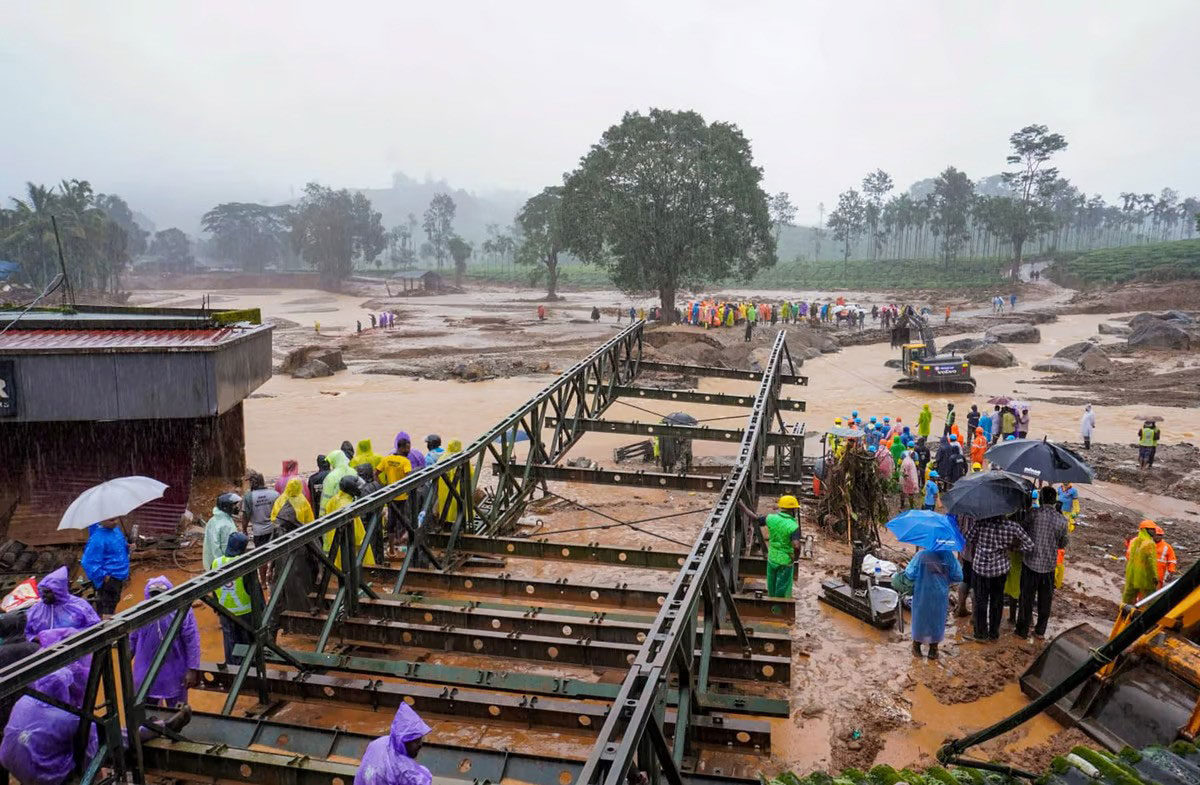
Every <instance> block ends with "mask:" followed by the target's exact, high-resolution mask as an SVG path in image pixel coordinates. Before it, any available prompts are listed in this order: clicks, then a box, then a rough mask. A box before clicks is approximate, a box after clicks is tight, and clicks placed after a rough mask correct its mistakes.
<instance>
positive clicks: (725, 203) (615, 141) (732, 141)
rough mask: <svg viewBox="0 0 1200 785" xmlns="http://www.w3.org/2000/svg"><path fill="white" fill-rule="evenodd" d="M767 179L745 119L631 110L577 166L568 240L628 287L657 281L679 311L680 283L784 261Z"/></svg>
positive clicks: (570, 183)
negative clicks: (740, 123)
mask: <svg viewBox="0 0 1200 785" xmlns="http://www.w3.org/2000/svg"><path fill="white" fill-rule="evenodd" d="M761 182H762V170H761V169H760V168H759V167H757V166H755V165H754V161H753V156H752V155H751V151H750V143H749V142H748V141H747V139H746V137H745V136H744V135H743V134H742V132H741V130H740V129H739V128H738V127H737V126H736V125H733V124H731V123H721V122H714V123H711V124H710V123H706V122H705V121H704V118H703V117H701V116H700V115H699V114H698V113H696V112H674V111H667V110H662V109H652V110H650V112H649V113H648V114H641V113H640V112H629V113H626V114H625V116H624V117H623V118H622V119H621V122H620V123H618V124H617V125H614V126H612V127H611V128H609V129H608V130H607V131H605V132H604V135H603V136H602V137H601V138H600V141H599V142H598V143H596V144H595V145H593V146H592V148H591V150H589V151H588V153H587V155H585V156H584V157H583V159H582V160H581V161H580V162H579V167H578V168H577V169H576V170H575V171H574V172H572V173H571V174H570V175H568V176H567V179H566V182H565V184H564V186H563V195H562V216H561V218H562V231H563V241H564V245H563V247H564V250H566V251H569V252H570V253H572V254H574V255H575V256H578V257H579V258H580V259H583V260H584V261H585V262H587V263H589V264H595V265H599V266H602V267H604V268H605V269H606V270H608V272H609V274H610V275H611V276H612V279H613V281H614V282H616V284H617V285H618V286H619V287H621V289H623V290H625V291H630V292H632V291H646V290H653V291H656V292H657V293H658V296H659V301H660V302H661V304H662V307H663V311H664V313H665V315H666V318H668V319H670V318H673V317H674V313H675V295H676V293H677V292H678V291H679V289H680V287H682V286H689V285H699V284H703V283H706V282H710V281H714V280H720V279H722V278H727V277H729V276H730V275H733V274H734V273H737V274H739V275H741V276H742V277H747V278H748V277H749V276H751V275H753V274H754V273H755V272H757V271H758V270H760V269H762V268H764V267H769V266H771V265H773V264H775V238H774V237H773V236H772V234H771V217H770V213H769V211H768V207H767V194H766V193H765V192H764V191H763V189H762V185H761Z"/></svg>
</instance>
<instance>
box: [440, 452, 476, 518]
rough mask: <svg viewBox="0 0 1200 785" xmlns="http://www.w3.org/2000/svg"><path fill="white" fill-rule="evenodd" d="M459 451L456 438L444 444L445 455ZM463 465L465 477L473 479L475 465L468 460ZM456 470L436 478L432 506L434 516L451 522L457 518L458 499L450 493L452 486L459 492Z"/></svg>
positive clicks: (469, 484)
mask: <svg viewBox="0 0 1200 785" xmlns="http://www.w3.org/2000/svg"><path fill="white" fill-rule="evenodd" d="M460 452H462V442H461V441H459V440H458V439H451V440H450V443H449V444H447V445H446V457H449V456H451V455H457V454H458V453H460ZM464 465H465V466H466V468H467V477H468V478H469V479H473V478H474V476H475V467H473V466H472V465H471V464H470V462H468V463H466V464H464ZM458 471H459V470H458V469H452V470H451V471H448V472H446V473H445V474H443V475H442V476H441V477H438V479H437V507H436V508H434V510H433V514H434V517H435V518H437V519H439V520H441V521H443V522H445V523H453V522H454V520H455V519H456V518H458V499H457V498H455V497H454V496H453V495H452V494H451V493H450V489H451V488H452V487H453V488H454V489H455V491H456V492H461V491H460V490H459V487H458V483H457V482H456V481H457V479H458ZM468 486H471V483H470V482H468Z"/></svg>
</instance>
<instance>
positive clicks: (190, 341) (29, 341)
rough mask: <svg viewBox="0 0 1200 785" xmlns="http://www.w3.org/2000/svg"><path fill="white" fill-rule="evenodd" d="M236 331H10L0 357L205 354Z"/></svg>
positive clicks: (0, 340)
mask: <svg viewBox="0 0 1200 785" xmlns="http://www.w3.org/2000/svg"><path fill="white" fill-rule="evenodd" d="M248 332H250V331H248V330H246V329H243V328H239V327H220V328H206V329H198V330H78V329H76V330H21V329H14V330H9V331H8V332H7V333H5V334H4V335H0V354H4V353H37V352H80V353H87V352H132V351H170V350H188V351H204V350H206V349H211V348H215V347H217V346H220V345H221V344H223V343H227V342H229V341H231V340H233V339H235V338H239V337H241V336H243V335H246V334H247V333H248Z"/></svg>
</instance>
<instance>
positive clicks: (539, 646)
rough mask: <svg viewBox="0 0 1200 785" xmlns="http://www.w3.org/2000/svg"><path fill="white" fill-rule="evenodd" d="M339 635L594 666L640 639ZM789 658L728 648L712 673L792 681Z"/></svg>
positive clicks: (384, 626)
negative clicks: (625, 641) (729, 651)
mask: <svg viewBox="0 0 1200 785" xmlns="http://www.w3.org/2000/svg"><path fill="white" fill-rule="evenodd" d="M279 623H280V628H281V629H282V630H283V631H284V632H288V633H291V634H294V635H308V636H315V635H319V634H320V632H321V630H322V628H323V627H324V625H325V619H324V618H322V617H320V616H313V615H309V614H306V613H297V612H295V611H287V612H284V613H283V614H281V615H280V617H279ZM333 630H334V633H335V636H334V637H335V638H336V639H337V640H340V641H342V642H345V643H350V644H353V645H356V646H374V647H384V648H393V647H396V646H401V647H403V646H411V647H413V648H419V649H429V650H430V651H446V652H456V653H460V654H478V655H481V656H484V657H510V658H514V659H518V660H534V661H539V662H559V663H563V664H567V665H586V666H589V667H593V668H618V669H620V670H625V669H626V668H628V667H629V665H630V664H631V663H632V662H633V661H634V660H635V659H636V658H637V653H638V650H639V647H638V646H637V645H636V644H628V643H612V642H609V641H598V640H592V639H589V638H587V637H584V636H579V637H575V638H564V637H556V636H548V635H523V634H521V633H517V632H500V631H497V630H479V629H474V630H466V629H457V628H454V627H439V626H437V625H436V624H402V623H399V622H390V621H384V620H381V619H361V618H355V617H349V618H340V619H338V620H337V621H335V622H334V625H333ZM791 664H792V662H791V658H790V657H781V656H777V655H773V654H754V655H750V656H746V655H743V654H729V653H725V652H716V651H714V652H712V675H713V676H714V677H716V678H719V679H740V680H743V681H769V682H775V683H784V684H786V683H788V681H789V680H790V678H791Z"/></svg>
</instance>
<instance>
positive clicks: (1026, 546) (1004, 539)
mask: <svg viewBox="0 0 1200 785" xmlns="http://www.w3.org/2000/svg"><path fill="white" fill-rule="evenodd" d="M967 545H968V546H969V547H973V548H974V549H975V551H974V558H973V559H972V560H971V590H972V591H973V592H974V594H975V634H974V635H966V636H963V637H964V638H966V639H967V640H974V641H979V642H981V643H982V642H984V641H988V640H993V641H994V640H999V639H1000V617H1001V615H1002V611H1003V605H1004V582H1005V581H1006V580H1007V579H1008V567H1009V559H1008V552H1009V551H1010V550H1020V551H1021V552H1022V553H1032V552H1033V550H1034V543H1033V540H1031V539H1030V538H1029V535H1028V534H1026V533H1025V530H1024V529H1022V528H1021V527H1020V526H1019V525H1018V524H1016V523H1014V522H1013V521H1010V520H1009V519H1008V518H981V519H979V520H977V521H975V525H973V526H972V527H971V531H970V532H969V533H968V534H967Z"/></svg>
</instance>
